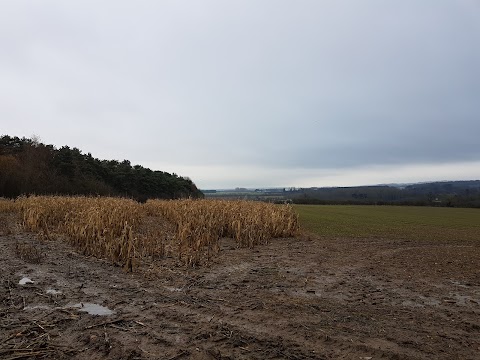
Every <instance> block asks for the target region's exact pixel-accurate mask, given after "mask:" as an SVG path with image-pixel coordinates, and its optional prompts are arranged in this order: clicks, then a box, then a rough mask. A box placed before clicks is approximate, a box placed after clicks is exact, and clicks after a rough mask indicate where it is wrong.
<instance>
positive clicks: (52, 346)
mask: <svg viewBox="0 0 480 360" xmlns="http://www.w3.org/2000/svg"><path fill="white" fill-rule="evenodd" d="M296 213H297V214H298V215H299V217H298V218H297V215H296ZM298 223H299V224H300V230H298ZM0 264H1V271H0V281H1V284H0V359H28V358H32V359H42V358H45V359H62V358H64V359H478V358H479V355H478V354H480V270H479V269H480V211H479V210H476V209H447V208H413V207H373V206H372V207H367V206H295V207H294V208H293V209H292V208H291V207H288V206H275V205H268V204H260V203H253V202H252V203H249V202H221V201H220V202H217V201H178V202H147V204H143V205H142V204H137V203H134V202H130V201H129V200H119V199H108V198H95V199H91V198H42V197H39V198H37V197H31V198H24V199H19V200H18V201H16V202H15V203H12V202H9V201H0Z"/></svg>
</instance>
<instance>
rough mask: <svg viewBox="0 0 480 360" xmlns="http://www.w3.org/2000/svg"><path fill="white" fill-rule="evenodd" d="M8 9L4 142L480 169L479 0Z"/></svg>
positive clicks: (2, 29)
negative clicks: (14, 138) (32, 139)
mask: <svg viewBox="0 0 480 360" xmlns="http://www.w3.org/2000/svg"><path fill="white" fill-rule="evenodd" d="M2 7H3V9H2V11H1V12H0V52H1V53H0V55H1V56H0V77H1V78H2V83H1V84H0V115H1V118H2V120H1V127H0V130H1V132H5V133H10V134H12V135H20V136H22V135H27V136H28V135H31V134H32V133H36V134H38V135H39V136H40V137H41V138H42V139H43V140H44V141H46V142H52V143H54V144H56V145H63V144H69V145H71V146H77V147H80V148H82V149H83V150H85V151H88V152H91V153H92V154H94V155H96V156H99V157H109V158H119V159H122V158H128V159H131V160H132V162H134V163H145V164H147V163H154V162H156V161H164V162H168V163H176V164H178V165H179V166H183V167H187V166H198V165H204V166H205V167H209V169H211V168H212V167H214V168H215V167H221V166H235V165H238V166H242V167H245V166H253V167H255V166H256V167H258V166H260V167H263V168H271V169H279V168H282V169H286V168H290V169H296V168H297V169H298V168H307V169H321V168H336V167H338V168H348V167H359V166H360V167H361V166H368V165H373V164H377V165H381V164H385V165H388V164H399V165H401V164H415V163H445V162H452V163H454V162H464V161H478V160H479V159H480V151H479V150H478V148H479V147H478V140H477V135H476V134H478V133H480V121H479V114H480V105H479V104H480V68H479V67H478V64H479V63H480V47H479V46H477V44H478V43H480V6H479V5H478V2H476V1H473V0H472V1H462V2H440V3H439V2H438V1H433V0H431V1H425V2H421V3H419V2H415V1H402V2H378V1H362V2H358V1H344V2H319V1H302V2H300V3H299V2H292V1H273V0H271V1H261V2H258V1H242V2H236V1H233V2H230V1H229V2H225V1H213V0H211V1H196V2H191V1H164V2H157V1H136V2H131V1H104V2H100V3H99V2H94V1H82V2H80V1H77V2H64V1H43V2H41V3H35V4H31V3H30V2H25V1H24V2H22V1H7V2H4V3H3V4H2ZM209 171H210V170H209ZM186 175H189V174H186ZM194 180H195V179H194Z"/></svg>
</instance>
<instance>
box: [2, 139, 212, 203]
mask: <svg viewBox="0 0 480 360" xmlns="http://www.w3.org/2000/svg"><path fill="white" fill-rule="evenodd" d="M30 194H36V195H51V194H55V195H104V196H122V197H129V198H133V199H136V200H138V201H146V200H147V199H150V198H156V199H178V198H187V197H191V198H200V197H203V194H202V192H201V191H200V190H199V189H197V187H196V185H195V184H194V183H193V181H192V180H190V179H189V178H187V177H181V176H178V175H177V174H175V173H174V174H169V173H167V172H163V171H154V170H151V169H148V168H145V167H143V166H141V165H133V166H132V165H131V163H130V161H128V160H123V161H117V160H100V159H97V158H94V157H93V156H92V155H91V154H90V153H87V154H84V153H82V151H81V150H79V149H77V148H75V147H74V148H70V147H68V146H62V147H61V148H59V149H57V148H55V147H54V146H53V145H46V144H43V143H41V142H40V141H38V140H37V139H35V138H32V139H30V138H25V137H23V138H19V137H11V136H8V135H1V137H0V197H6V198H15V197H17V196H20V195H30Z"/></svg>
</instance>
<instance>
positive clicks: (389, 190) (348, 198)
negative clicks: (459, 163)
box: [204, 180, 480, 208]
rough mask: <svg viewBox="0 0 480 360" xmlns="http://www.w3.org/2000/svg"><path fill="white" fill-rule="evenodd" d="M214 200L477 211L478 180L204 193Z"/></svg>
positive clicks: (238, 189) (478, 196) (237, 189)
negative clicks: (408, 206)
mask: <svg viewBox="0 0 480 360" xmlns="http://www.w3.org/2000/svg"><path fill="white" fill-rule="evenodd" d="M204 193H205V196H206V197H209V198H214V199H248V200H257V201H270V202H278V203H285V202H287V203H290V202H293V203H296V204H365V205H419V206H451V207H478V208H480V180H470V181H437V182H429V183H417V184H411V183H410V184H396V183H394V184H383V185H372V186H352V187H323V188H322V187H311V188H294V187H290V188H288V187H287V188H265V189H261V188H260V189H242V188H236V189H231V190H208V191H204Z"/></svg>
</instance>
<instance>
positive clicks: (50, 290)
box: [45, 289, 62, 295]
mask: <svg viewBox="0 0 480 360" xmlns="http://www.w3.org/2000/svg"><path fill="white" fill-rule="evenodd" d="M45 293H47V294H50V295H59V294H61V293H62V292H61V291H58V290H55V289H47V291H45Z"/></svg>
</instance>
